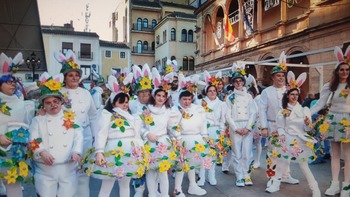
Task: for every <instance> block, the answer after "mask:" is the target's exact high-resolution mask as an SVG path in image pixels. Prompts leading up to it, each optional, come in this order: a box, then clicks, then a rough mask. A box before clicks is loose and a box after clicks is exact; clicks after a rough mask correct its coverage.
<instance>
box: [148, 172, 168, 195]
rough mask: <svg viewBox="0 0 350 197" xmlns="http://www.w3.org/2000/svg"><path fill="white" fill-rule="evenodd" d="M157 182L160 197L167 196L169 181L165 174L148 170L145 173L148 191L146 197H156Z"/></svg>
mask: <svg viewBox="0 0 350 197" xmlns="http://www.w3.org/2000/svg"><path fill="white" fill-rule="evenodd" d="M158 181H159V188H160V197H168V196H169V194H168V193H169V179H168V173H167V172H158V171H155V170H149V171H147V172H146V183H147V189H148V197H157V190H158Z"/></svg>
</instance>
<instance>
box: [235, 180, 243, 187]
mask: <svg viewBox="0 0 350 197" xmlns="http://www.w3.org/2000/svg"><path fill="white" fill-rule="evenodd" d="M236 186H237V187H244V186H245V184H244V179H237V180H236Z"/></svg>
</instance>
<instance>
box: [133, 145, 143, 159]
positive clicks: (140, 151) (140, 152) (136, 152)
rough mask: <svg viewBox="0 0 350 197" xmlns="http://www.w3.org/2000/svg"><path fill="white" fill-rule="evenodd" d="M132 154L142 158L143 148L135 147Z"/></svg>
mask: <svg viewBox="0 0 350 197" xmlns="http://www.w3.org/2000/svg"><path fill="white" fill-rule="evenodd" d="M131 154H132V156H133V157H135V158H140V157H142V150H141V149H140V147H134V148H133V149H132V152H131Z"/></svg>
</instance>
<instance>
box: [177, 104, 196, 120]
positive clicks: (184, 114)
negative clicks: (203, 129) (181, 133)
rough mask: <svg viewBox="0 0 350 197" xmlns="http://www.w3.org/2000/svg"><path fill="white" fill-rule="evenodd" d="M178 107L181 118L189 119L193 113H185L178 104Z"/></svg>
mask: <svg viewBox="0 0 350 197" xmlns="http://www.w3.org/2000/svg"><path fill="white" fill-rule="evenodd" d="M178 109H179V111H180V113H181V114H182V118H183V119H190V118H191V117H192V116H193V114H191V115H190V114H189V113H186V111H185V110H184V109H182V108H181V107H180V106H178Z"/></svg>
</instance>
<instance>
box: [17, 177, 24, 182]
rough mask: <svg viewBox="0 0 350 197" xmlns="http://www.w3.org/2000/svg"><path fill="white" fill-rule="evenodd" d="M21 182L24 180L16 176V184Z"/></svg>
mask: <svg viewBox="0 0 350 197" xmlns="http://www.w3.org/2000/svg"><path fill="white" fill-rule="evenodd" d="M23 181H24V178H23V177H21V176H18V177H17V178H16V182H23Z"/></svg>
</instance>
